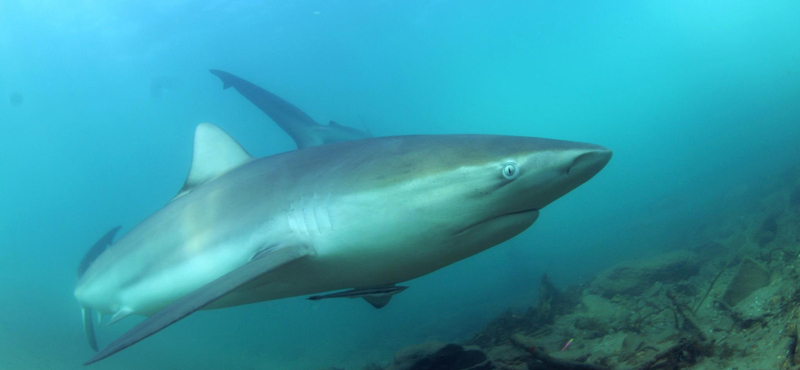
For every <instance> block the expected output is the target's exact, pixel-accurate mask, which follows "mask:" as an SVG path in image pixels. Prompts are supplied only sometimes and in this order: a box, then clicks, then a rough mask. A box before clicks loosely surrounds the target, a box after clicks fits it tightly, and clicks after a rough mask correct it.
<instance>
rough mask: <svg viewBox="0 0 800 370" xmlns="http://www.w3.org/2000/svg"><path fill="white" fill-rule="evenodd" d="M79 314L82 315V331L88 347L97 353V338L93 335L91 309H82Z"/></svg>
mask: <svg viewBox="0 0 800 370" xmlns="http://www.w3.org/2000/svg"><path fill="white" fill-rule="evenodd" d="M81 313H82V314H83V331H84V332H86V341H88V342H89V347H92V349H93V350H95V352H97V337H95V335H94V322H93V321H92V319H94V318H93V317H92V309H91V308H85V307H82V308H81Z"/></svg>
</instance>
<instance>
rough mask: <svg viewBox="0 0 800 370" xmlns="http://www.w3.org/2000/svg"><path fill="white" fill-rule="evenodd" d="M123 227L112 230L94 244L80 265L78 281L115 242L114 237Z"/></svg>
mask: <svg viewBox="0 0 800 370" xmlns="http://www.w3.org/2000/svg"><path fill="white" fill-rule="evenodd" d="M121 227H122V226H115V227H113V228H112V229H111V230H109V231H108V232H107V233H106V234H105V235H103V237H102V238H100V240H98V241H97V242H95V243H94V245H93V246H92V248H90V249H89V251H88V252H86V254H85V255H84V256H83V259H81V264H80V265H78V279H80V278H81V276H83V273H85V272H86V270H88V269H89V266H91V265H92V262H94V260H96V259H97V257H99V256H100V255H101V254H103V252H105V250H106V248H107V247H108V246H109V245H111V243H113V242H114V235H117V231H119V229H120V228H121Z"/></svg>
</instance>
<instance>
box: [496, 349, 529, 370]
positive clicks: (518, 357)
mask: <svg viewBox="0 0 800 370" xmlns="http://www.w3.org/2000/svg"><path fill="white" fill-rule="evenodd" d="M486 355H487V356H488V357H489V359H490V360H491V361H492V364H494V365H495V366H496V367H497V369H498V370H527V369H528V359H529V358H530V357H531V356H530V355H529V354H528V352H525V351H524V350H522V349H520V348H517V347H514V346H512V345H508V344H504V345H502V346H497V347H494V348H492V349H491V350H490V351H489V353H487V354H486Z"/></svg>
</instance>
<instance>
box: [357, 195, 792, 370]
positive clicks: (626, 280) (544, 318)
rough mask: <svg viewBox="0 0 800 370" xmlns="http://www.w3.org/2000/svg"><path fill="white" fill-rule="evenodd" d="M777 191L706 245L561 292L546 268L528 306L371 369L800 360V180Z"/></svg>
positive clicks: (712, 366)
mask: <svg viewBox="0 0 800 370" xmlns="http://www.w3.org/2000/svg"><path fill="white" fill-rule="evenodd" d="M773 191H777V192H778V193H775V194H767V195H766V196H764V197H763V198H762V199H763V200H762V203H763V204H760V205H759V207H760V209H762V210H763V212H761V213H758V212H751V213H748V214H729V215H728V214H726V217H720V218H719V220H717V224H716V225H714V224H709V225H708V226H707V228H709V229H710V230H706V231H707V232H706V233H705V234H706V235H709V237H708V238H707V239H705V240H698V241H697V245H686V246H682V249H681V250H677V251H673V252H669V253H665V254H662V255H659V256H655V257H653V258H650V259H643V260H638V261H626V262H622V263H619V264H617V265H616V266H614V267H611V268H609V269H607V270H606V271H604V272H602V273H600V274H598V275H597V276H596V277H595V278H594V279H593V280H592V281H591V283H589V284H588V285H581V286H573V287H567V288H565V289H562V290H559V289H558V288H556V286H555V285H553V283H552V282H551V281H550V280H549V279H548V278H547V276H543V277H542V279H541V282H540V292H539V293H540V294H539V295H540V296H539V302H538V303H537V304H536V305H534V306H532V307H531V308H529V309H528V310H527V311H526V312H522V313H515V312H512V311H508V312H505V313H503V314H502V315H500V316H499V317H497V318H496V319H494V320H493V321H491V322H490V323H489V324H488V325H487V326H486V327H485V328H484V329H483V330H482V331H480V332H479V333H477V334H475V335H474V336H473V337H472V338H471V339H469V340H467V341H465V342H464V343H461V344H449V345H445V344H435V345H433V344H426V345H422V346H418V347H412V348H411V349H406V350H403V351H401V352H399V353H398V356H396V359H395V362H394V363H393V364H391V365H390V366H389V367H388V368H386V367H380V366H377V365H370V366H372V367H369V368H368V369H369V370H378V369H384V370H388V369H392V370H398V369H407V370H410V369H418V370H419V369H437V370H451V369H453V370H461V369H498V370H655V369H669V370H678V369H693V370H722V369H724V370H728V369H754V370H755V369H758V370H763V369H770V370H797V369H800V325H798V323H800V185H796V186H794V187H790V189H785V188H784V189H777V190H775V189H773ZM787 200H788V202H787ZM743 203H744V200H743ZM765 214H768V215H767V216H765ZM743 220H744V221H743ZM731 225H734V226H731ZM779 225H780V227H779ZM714 228H716V229H714ZM414 348H416V349H414ZM420 348H429V349H428V350H426V351H423V350H420ZM445 348H447V350H444V349H445ZM443 350H444V351H443ZM442 351H443V352H442ZM404 353H405V354H408V353H413V354H415V355H413V356H409V355H404ZM442 355H445V356H452V357H442ZM460 356H466V357H471V356H477V357H475V358H476V359H477V360H475V361H473V362H474V363H472V365H469V366H473V367H469V366H467V365H465V366H466V367H465V366H461V365H458V366H461V367H458V366H456V365H455V364H459V363H467V364H469V363H470V362H461V361H463V360H462V359H460ZM443 358H448V359H449V360H447V361H441V360H442V359H443ZM478 360H480V361H478ZM448 361H450V362H448ZM432 364H436V365H435V366H434V365H432ZM474 366H478V367H474ZM365 369H367V368H365Z"/></svg>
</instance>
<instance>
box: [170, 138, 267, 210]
mask: <svg viewBox="0 0 800 370" xmlns="http://www.w3.org/2000/svg"><path fill="white" fill-rule="evenodd" d="M252 159H253V157H251V156H250V154H248V153H247V151H245V150H244V148H242V146H241V145H239V143H238V142H236V140H234V139H233V138H232V137H230V135H228V134H227V133H225V131H222V129H220V128H219V127H217V126H214V125H212V124H210V123H201V124H200V125H198V126H197V129H196V130H195V134H194V148H193V149H192V168H191V169H190V170H189V176H188V177H187V178H186V182H185V183H184V184H183V187H182V188H181V190H180V191H179V192H178V195H176V196H175V198H179V197H181V196H183V195H184V194H186V193H188V192H189V191H191V190H192V189H194V188H195V187H196V186H198V185H200V184H203V183H205V182H208V181H211V180H213V179H215V178H217V177H219V176H222V175H224V174H225V173H227V172H228V171H231V170H233V169H235V168H237V167H239V166H241V165H243V164H245V163H247V162H250V160H252Z"/></svg>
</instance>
